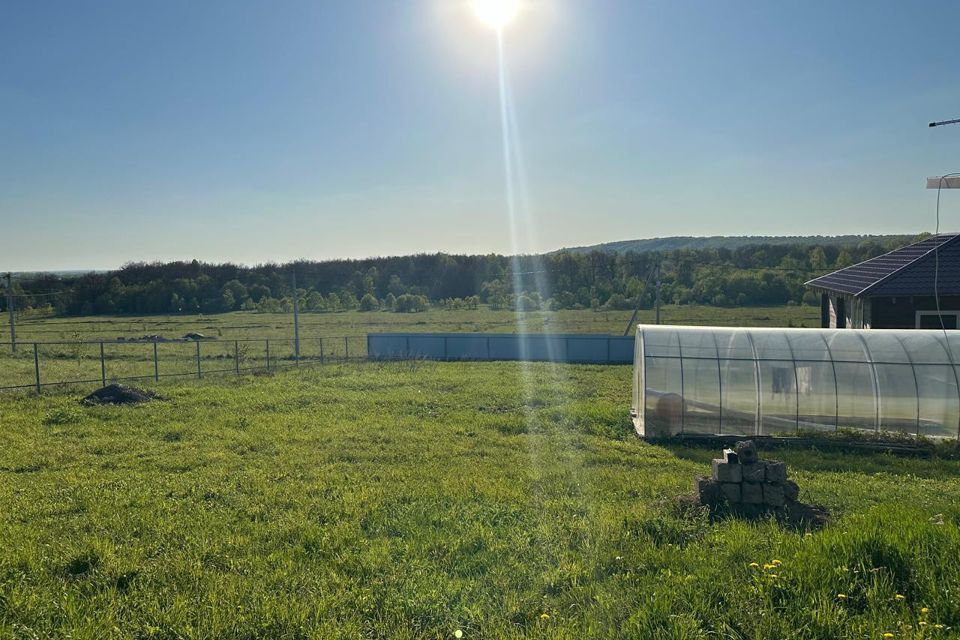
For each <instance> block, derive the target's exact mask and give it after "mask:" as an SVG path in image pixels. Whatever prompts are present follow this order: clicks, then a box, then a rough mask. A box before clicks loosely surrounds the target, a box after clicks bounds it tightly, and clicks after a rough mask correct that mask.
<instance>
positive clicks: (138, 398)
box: [81, 384, 157, 405]
mask: <svg viewBox="0 0 960 640" xmlns="http://www.w3.org/2000/svg"><path fill="white" fill-rule="evenodd" d="M156 397H157V395H156V394H155V393H153V392H152V391H147V390H145V389H137V388H136V387H125V386H123V385H122V384H108V385H107V386H105V387H103V388H101V389H97V390H96V391H94V392H93V393H91V394H90V395H88V396H87V397H86V398H84V399H83V400H81V402H82V403H83V404H85V405H100V404H140V403H142V402H150V401H151V400H154V399H156Z"/></svg>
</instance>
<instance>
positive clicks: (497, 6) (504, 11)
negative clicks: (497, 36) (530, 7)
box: [473, 0, 520, 30]
mask: <svg viewBox="0 0 960 640" xmlns="http://www.w3.org/2000/svg"><path fill="white" fill-rule="evenodd" d="M473 12H474V13H476V14H477V18H479V19H480V21H481V22H483V23H484V24H486V25H488V26H490V27H493V28H494V29H497V30H500V29H503V28H504V27H506V26H507V25H508V24H510V23H511V22H513V19H514V18H516V17H517V14H518V13H520V0H473Z"/></svg>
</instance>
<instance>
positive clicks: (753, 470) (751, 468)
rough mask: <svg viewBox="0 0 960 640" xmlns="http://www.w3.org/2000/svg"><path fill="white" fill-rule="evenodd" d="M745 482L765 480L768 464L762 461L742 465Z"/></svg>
mask: <svg viewBox="0 0 960 640" xmlns="http://www.w3.org/2000/svg"><path fill="white" fill-rule="evenodd" d="M741 472H742V474H743V481H744V482H763V481H764V480H766V479H767V465H765V464H763V463H762V462H754V463H753V464H745V465H741Z"/></svg>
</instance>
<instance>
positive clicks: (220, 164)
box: [0, 0, 960, 271]
mask: <svg viewBox="0 0 960 640" xmlns="http://www.w3.org/2000/svg"><path fill="white" fill-rule="evenodd" d="M935 7H938V5H934V4H933V3H926V2H924V3H913V4H910V5H903V4H902V3H897V2H893V1H892V0H886V1H884V2H881V3H867V2H857V3H851V4H849V5H843V6H839V7H838V6H835V5H834V4H832V3H828V2H814V3H808V4H805V5H803V6H779V5H776V6H774V5H766V4H755V5H743V6H738V7H736V8H735V9H734V10H729V9H727V8H724V7H718V6H714V5H710V4H699V3H692V2H679V3H667V2H651V3H645V4H642V5H639V4H637V3H631V2H628V1H627V0H606V1H605V2H603V3H596V4H593V3H591V5H590V6H584V4H583V3H576V2H574V1H573V0H526V1H525V2H524V6H523V10H522V11H521V14H520V15H519V16H518V17H517V19H516V21H515V24H512V25H510V27H509V28H508V29H507V30H506V31H505V32H504V41H505V50H506V60H507V66H508V72H509V75H508V81H509V89H510V95H511V99H512V101H513V102H512V106H513V107H514V109H515V114H512V115H513V116H514V117H515V120H516V123H515V125H514V126H515V128H516V133H517V134H519V135H518V137H517V139H516V140H515V141H514V143H515V145H516V154H517V158H516V159H515V160H517V161H518V171H520V170H522V173H521V174H518V175H520V176H521V179H520V182H519V183H518V188H519V189H520V190H522V196H523V197H524V198H526V200H527V202H526V207H527V209H528V211H527V212H526V215H527V216H528V217H529V223H530V227H531V229H532V230H533V233H532V234H530V236H529V237H525V238H524V242H523V244H521V245H520V247H519V248H520V249H521V250H522V252H524V253H544V252H548V251H552V250H557V249H553V248H554V247H579V246H590V245H594V244H601V243H606V242H620V241H622V240H620V238H637V237H651V238H653V237H677V236H698V237H712V236H739V235H745V234H749V235H768V236H808V235H828V236H829V235H890V234H898V235H900V234H911V233H914V232H915V231H914V230H915V229H916V228H917V227H918V226H919V227H921V228H928V229H929V230H930V231H932V230H933V226H934V205H935V199H936V195H935V194H934V193H932V192H929V191H925V190H924V183H925V180H926V177H927V176H929V175H938V174H944V173H947V172H949V171H952V170H955V169H957V166H956V165H955V164H954V162H955V161H954V159H953V158H954V157H955V155H956V153H955V151H956V149H957V143H958V142H960V126H954V127H943V128H938V129H929V128H928V127H927V123H928V122H929V121H931V120H941V119H943V118H948V117H952V116H956V115H958V114H956V113H952V112H951V109H952V108H954V105H956V104H958V103H960V83H958V82H957V80H958V79H960V78H958V77H957V76H958V75H960V72H958V71H956V70H955V69H954V68H953V67H951V66H950V65H949V64H946V63H944V64H942V65H940V66H938V65H937V64H932V63H931V62H930V61H938V60H949V59H950V54H951V53H952V49H953V42H954V36H953V33H952V29H951V25H950V24H949V21H945V20H942V19H940V18H939V16H938V12H937V11H935V10H934V9H935ZM4 13H5V19H4V21H3V22H0V105H3V106H0V115H2V116H3V117H2V118H0V138H2V139H3V140H4V147H5V151H7V153H5V154H3V156H2V157H0V222H2V225H3V227H4V230H5V236H7V238H8V243H7V247H6V250H5V252H4V259H3V262H4V263H5V264H3V265H2V267H3V268H4V269H8V270H13V269H16V270H17V271H64V270H81V271H82V270H91V269H92V270H99V269H102V268H103V265H105V264H123V263H126V262H144V261H153V260H159V261H175V260H189V259H192V258H193V257H196V258H197V259H198V260H202V261H204V262H211V263H217V262H232V263H237V264H256V263H262V262H268V261H277V262H289V261H292V260H296V259H301V258H305V259H309V260H318V261H325V260H339V259H366V258H368V257H370V256H374V255H381V256H385V255H411V254H416V253H437V252H442V253H450V254H487V253H498V254H502V255H510V254H512V253H514V251H513V250H512V241H511V228H510V222H509V220H508V217H507V215H506V213H505V209H506V206H505V204H506V203H505V200H506V196H505V193H504V185H503V166H502V163H503V155H502V150H501V149H500V146H499V145H500V134H501V122H500V115H501V114H500V111H499V108H498V104H497V90H498V89H497V81H498V80H497V78H498V76H497V72H498V69H497V55H496V37H495V36H494V35H493V33H492V32H491V30H490V29H489V28H487V27H485V26H483V25H480V24H478V21H477V20H476V18H475V16H474V15H472V12H471V10H470V8H469V6H468V4H467V3H466V2H464V1H462V0H415V1H414V2H411V3H396V4H388V3H376V4H371V5H360V4H358V3H348V2H330V3H324V4H323V5H322V6H318V5H314V4H312V3H309V2H306V1H305V0H299V1H297V2H292V3H289V4H286V5H284V6H283V7H280V8H278V7H276V6H274V5H271V4H268V3H265V2H259V1H247V2H242V3H227V2H224V1H217V2H210V3H204V4H203V5H195V4H191V3H187V2H185V1H183V0H178V1H176V2H171V3H164V4H163V5H155V6H146V5H136V6H134V5H128V4H126V3H122V2H118V1H114V0H111V1H109V2H77V3H72V4H70V5H67V6H64V7H59V8H58V10H57V11H53V10H51V9H50V8H49V7H48V6H45V5H42V4H17V5H13V6H10V7H8V8H7V9H6V11H5V12H4ZM892 45H893V46H892ZM953 200H954V199H953V198H950V197H945V198H944V199H943V207H942V212H941V213H942V215H943V216H944V218H945V219H948V220H949V216H950V215H952V213H953V212H955V211H957V204H956V203H954V202H953ZM918 222H919V224H918ZM947 226H950V225H947ZM514 240H515V239H514Z"/></svg>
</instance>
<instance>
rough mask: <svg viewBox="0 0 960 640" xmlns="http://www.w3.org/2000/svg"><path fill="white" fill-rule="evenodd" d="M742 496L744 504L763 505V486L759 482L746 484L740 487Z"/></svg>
mask: <svg viewBox="0 0 960 640" xmlns="http://www.w3.org/2000/svg"><path fill="white" fill-rule="evenodd" d="M740 496H741V498H740V499H741V500H742V501H743V503H744V504H763V485H762V484H760V483H758V482H744V483H743V484H742V485H741V486H740Z"/></svg>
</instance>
